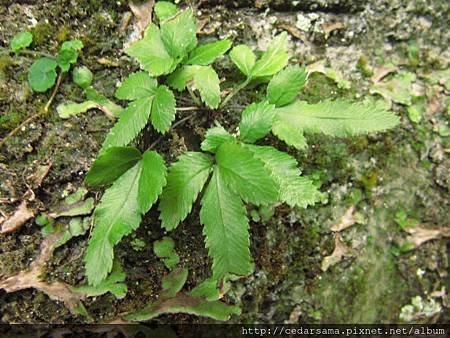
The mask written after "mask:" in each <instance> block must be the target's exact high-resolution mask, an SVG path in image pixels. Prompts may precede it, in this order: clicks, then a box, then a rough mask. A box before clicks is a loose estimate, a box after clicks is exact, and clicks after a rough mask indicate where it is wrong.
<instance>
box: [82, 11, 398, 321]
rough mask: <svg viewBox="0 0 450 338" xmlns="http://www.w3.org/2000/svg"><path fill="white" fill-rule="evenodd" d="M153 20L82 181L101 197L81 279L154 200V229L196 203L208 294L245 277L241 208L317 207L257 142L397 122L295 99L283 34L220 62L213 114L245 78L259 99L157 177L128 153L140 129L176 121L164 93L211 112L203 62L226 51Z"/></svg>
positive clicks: (173, 15) (379, 113) (168, 226)
mask: <svg viewBox="0 0 450 338" xmlns="http://www.w3.org/2000/svg"><path fill="white" fill-rule="evenodd" d="M155 12H156V15H157V16H158V18H159V26H157V25H155V24H150V26H149V27H148V28H147V30H146V33H145V35H144V37H143V38H142V39H141V40H140V41H138V42H136V43H135V44H133V45H132V46H130V47H129V48H128V49H127V50H126V51H125V52H126V53H127V54H128V55H130V56H133V57H134V58H136V59H137V60H138V61H139V63H140V65H141V68H142V69H143V71H139V72H136V73H133V74H131V75H130V76H129V77H128V78H127V79H126V80H125V81H124V82H123V84H122V85H121V86H120V88H119V89H118V90H117V92H116V97H117V98H119V99H123V100H128V101H130V104H129V105H128V107H127V108H125V110H124V111H123V112H122V113H121V115H120V118H119V120H118V122H117V123H116V124H115V126H114V127H113V128H112V130H111V131H110V133H109V134H108V135H107V137H106V140H105V142H104V143H103V147H102V150H101V151H100V155H99V157H98V158H97V159H96V160H95V162H94V163H93V165H92V168H91V170H90V171H89V173H88V174H87V177H86V183H87V184H88V185H89V186H92V187H105V186H107V187H108V188H107V189H106V191H105V193H104V195H103V197H102V199H101V201H100V203H99V205H98V206H97V207H96V209H95V211H94V229H93V231H92V236H91V238H90V241H89V245H88V249H87V252H86V256H85V262H86V275H87V278H88V282H89V284H91V285H93V286H96V285H99V284H100V283H102V281H103V280H105V278H107V276H108V273H110V272H111V269H112V267H113V261H114V246H115V245H116V244H117V243H118V242H119V241H120V240H121V239H122V238H123V237H124V236H126V235H128V234H130V233H131V232H132V231H133V230H135V229H136V228H137V227H138V226H139V224H140V222H141V218H142V216H143V215H144V214H145V213H147V212H148V211H149V209H150V208H151V207H152V206H153V205H154V204H155V203H156V202H157V200H158V199H159V200H160V202H159V206H158V209H159V211H160V220H161V226H162V227H163V228H164V229H165V230H167V231H172V230H174V229H176V228H177V226H179V224H180V223H181V222H182V221H183V220H185V219H186V217H187V216H188V215H189V213H190V212H191V210H192V206H193V204H194V203H195V201H196V200H197V199H199V196H201V197H200V201H201V202H200V203H201V209H200V222H201V224H202V225H203V234H204V235H205V246H206V247H207V249H208V254H209V256H210V257H211V259H212V277H211V278H210V279H209V280H207V285H208V287H212V288H213V289H216V288H217V286H218V285H220V284H222V283H223V281H224V280H228V279H229V278H231V277H232V276H236V275H237V276H247V275H249V274H250V273H251V272H252V271H253V263H252V259H251V255H250V250H249V247H250V238H249V219H248V215H247V209H246V205H247V204H254V205H270V204H274V203H286V204H288V205H289V206H290V207H293V208H294V207H301V208H305V207H307V206H309V205H313V204H314V203H316V202H317V201H318V200H319V198H320V194H321V193H320V192H319V190H318V188H317V187H316V186H315V185H314V184H313V182H312V180H311V179H309V178H308V177H306V176H303V175H301V171H300V169H299V167H298V163H297V161H296V159H295V158H294V157H292V156H291V155H289V154H287V153H286V152H283V151H280V150H277V149H276V148H274V147H272V146H269V145H264V138H265V137H266V135H268V134H269V133H273V134H274V135H275V136H277V137H278V138H279V139H281V140H283V141H284V142H285V143H286V144H287V145H289V146H292V147H295V148H297V149H305V148H306V147H307V143H306V138H305V135H307V134H313V133H322V134H325V135H329V136H351V135H358V134H365V133H371V132H378V131H383V130H387V129H389V128H393V127H394V126H395V125H396V124H397V123H398V118H397V117H396V116H395V115H393V114H392V113H391V112H388V111H386V110H384V109H382V108H379V107H378V106H376V105H374V104H362V103H352V102H346V101H340V100H339V101H330V100H325V101H323V102H319V103H316V104H310V103H307V102H304V101H299V100H297V96H298V94H299V92H300V91H301V89H302V88H303V86H304V85H305V83H306V81H307V73H306V72H305V69H303V68H300V67H298V66H287V67H286V65H287V62H288V53H287V36H286V34H281V35H279V36H277V37H275V39H274V40H273V41H272V43H271V44H270V45H269V47H268V49H267V50H266V51H265V52H264V53H262V55H261V57H260V58H259V59H257V58H256V56H255V54H254V53H253V51H252V50H251V49H250V48H249V47H248V46H245V45H239V46H236V47H234V48H233V49H232V50H231V52H230V54H229V56H230V58H231V60H232V61H233V62H234V63H235V65H236V66H237V68H238V69H239V70H240V71H241V72H242V73H243V74H244V75H245V80H244V81H243V82H242V83H240V84H238V85H237V86H236V87H235V88H234V89H233V90H232V91H231V92H230V93H229V94H228V95H227V96H226V97H225V99H224V100H223V101H222V104H221V106H224V105H226V103H227V102H229V101H230V99H231V98H232V97H233V96H234V95H235V94H236V93H237V92H238V91H239V90H241V89H242V88H244V87H245V86H247V85H248V84H249V83H251V82H252V81H254V80H256V81H258V82H261V81H264V80H265V81H266V82H267V81H269V83H268V86H267V94H266V97H265V99H264V100H262V101H261V102H255V103H252V104H250V105H249V106H247V107H246V108H245V109H244V110H243V111H242V113H241V120H240V124H239V129H238V131H237V132H235V133H231V132H229V131H227V130H225V128H223V127H222V126H220V125H216V126H214V127H212V128H210V129H208V130H207V131H206V134H205V138H204V140H203V142H202V143H201V150H202V151H198V152H194V151H188V152H186V153H184V154H182V155H180V156H179V157H178V159H177V160H176V161H175V162H174V163H173V164H172V165H171V166H170V168H169V169H168V170H167V168H166V164H165V162H164V160H163V158H162V156H161V155H159V154H158V153H157V152H156V151H155V150H152V149H149V150H147V151H146V152H144V153H143V154H142V153H141V152H140V151H139V150H138V149H136V148H133V147H128V144H129V143H130V142H131V141H132V140H133V139H134V138H135V137H136V136H137V135H138V134H139V132H140V131H141V130H142V129H143V128H144V127H145V125H146V124H147V123H148V121H150V123H151V124H152V125H153V127H154V128H155V130H156V131H158V132H160V133H165V132H167V131H168V130H169V129H170V126H171V124H172V122H173V121H174V119H175V117H176V100H175V98H174V95H173V93H172V91H171V89H169V87H171V88H173V89H176V90H180V91H181V90H184V89H187V90H188V91H189V93H190V94H191V96H192V97H193V98H194V99H195V98H196V94H195V93H194V91H195V90H198V91H199V93H200V96H201V98H202V100H203V102H205V104H206V105H207V106H209V107H210V108H211V109H215V108H217V107H218V106H219V105H220V86H219V80H218V76H217V74H216V72H215V71H214V70H213V68H212V67H211V66H210V64H211V63H212V62H213V61H214V60H215V59H216V58H217V57H218V56H220V55H223V54H224V53H226V51H227V50H228V49H229V48H230V47H231V43H230V42H229V41H228V40H222V41H217V42H214V43H211V44H208V45H203V46H198V47H197V39H196V36H195V33H196V24H195V19H194V17H193V14H192V10H190V9H186V10H182V11H178V9H177V8H176V7H175V6H174V5H171V4H168V3H166V2H159V3H157V4H156V7H155ZM162 75H164V76H167V77H166V79H167V82H166V84H167V85H168V86H169V87H168V86H166V85H164V84H161V85H158V83H157V80H156V79H155V78H154V77H155V76H162ZM198 103H199V104H201V103H200V102H198ZM172 248H173V245H172ZM169 249H170V248H169ZM169 249H168V250H169ZM170 250H172V249H170ZM170 250H169V251H168V252H170ZM163 256H164V255H163ZM169 256H170V254H167V256H166V257H169ZM175 264H176V263H174V264H173V265H175ZM170 266H171V267H172V265H170ZM183 271H184V270H183ZM186 273H187V272H186ZM186 273H185V272H183V273H182V274H181V275H180V274H178V273H177V275H178V276H184V275H185V274H186ZM182 279H183V280H184V281H185V277H183V278H182ZM183 284H184V282H183ZM203 286H204V285H203ZM203 286H202V287H203ZM180 288H181V286H180V287H179V288H177V290H179V289H180ZM170 297H172V296H170ZM170 297H168V298H170ZM152 309H153V308H152ZM152 311H153V310H152ZM152 313H154V312H152ZM193 313H195V312H193ZM152 316H153V314H152ZM152 316H149V315H148V314H147V315H145V316H144V317H145V318H149V317H152ZM136 318H138V317H133V319H136Z"/></svg>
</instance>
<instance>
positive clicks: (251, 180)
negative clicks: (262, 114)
mask: <svg viewBox="0 0 450 338" xmlns="http://www.w3.org/2000/svg"><path fill="white" fill-rule="evenodd" d="M216 160H217V164H218V165H219V167H220V173H221V177H222V178H223V179H224V180H225V181H226V182H227V184H228V185H229V186H230V187H231V189H232V190H233V191H234V192H236V193H237V194H239V195H240V196H241V198H242V199H243V200H244V201H245V202H250V203H253V204H256V205H260V204H269V203H275V202H277V201H278V189H277V184H276V182H275V181H274V180H273V179H272V177H271V175H270V172H269V171H268V169H267V168H266V167H265V166H264V164H263V163H262V162H261V161H260V160H258V159H257V158H256V157H255V156H253V153H252V152H251V151H250V150H248V149H247V148H245V147H243V146H242V145H240V144H238V143H237V142H227V143H223V144H222V145H221V146H220V147H219V148H218V150H217V153H216Z"/></svg>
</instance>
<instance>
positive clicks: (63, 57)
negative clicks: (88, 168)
mask: <svg viewBox="0 0 450 338" xmlns="http://www.w3.org/2000/svg"><path fill="white" fill-rule="evenodd" d="M83 47H84V45H83V42H81V40H78V39H75V40H69V41H65V42H64V43H63V44H62V46H61V48H60V49H59V53H58V58H57V62H58V66H59V67H60V68H61V70H62V71H63V72H67V71H68V70H69V68H70V65H71V64H74V63H76V62H77V59H78V51H79V50H81V49H82V48H83Z"/></svg>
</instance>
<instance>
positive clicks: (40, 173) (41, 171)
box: [27, 163, 52, 188]
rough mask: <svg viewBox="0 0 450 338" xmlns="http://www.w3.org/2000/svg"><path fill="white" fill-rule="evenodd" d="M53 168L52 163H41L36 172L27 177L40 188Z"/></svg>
mask: <svg viewBox="0 0 450 338" xmlns="http://www.w3.org/2000/svg"><path fill="white" fill-rule="evenodd" d="M51 168H52V164H51V163H50V164H48V165H39V166H38V168H37V169H36V170H35V172H34V173H33V174H32V175H30V176H28V177H27V180H28V181H29V182H30V184H31V185H32V186H33V187H34V188H39V187H40V186H41V185H42V182H43V181H44V179H45V178H46V177H47V175H48V173H49V172H50V169H51Z"/></svg>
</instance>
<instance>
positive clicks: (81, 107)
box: [56, 101, 98, 119]
mask: <svg viewBox="0 0 450 338" xmlns="http://www.w3.org/2000/svg"><path fill="white" fill-rule="evenodd" d="M97 107H98V104H97V103H96V102H94V101H84V102H81V103H74V102H67V103H62V104H59V105H58V107H56V111H57V112H58V115H59V117H60V118H62V119H68V118H71V117H72V116H75V115H78V114H80V113H85V112H87V111H88V110H89V109H92V108H97Z"/></svg>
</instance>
